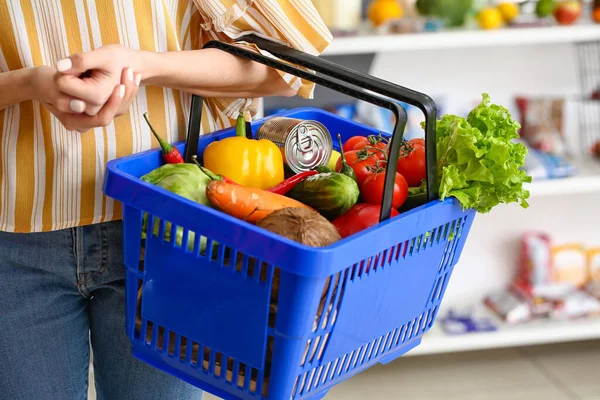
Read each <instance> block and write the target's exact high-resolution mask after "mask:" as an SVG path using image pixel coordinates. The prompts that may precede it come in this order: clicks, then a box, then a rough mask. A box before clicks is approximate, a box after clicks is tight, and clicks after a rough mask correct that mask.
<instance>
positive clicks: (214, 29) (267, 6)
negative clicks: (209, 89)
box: [194, 0, 332, 117]
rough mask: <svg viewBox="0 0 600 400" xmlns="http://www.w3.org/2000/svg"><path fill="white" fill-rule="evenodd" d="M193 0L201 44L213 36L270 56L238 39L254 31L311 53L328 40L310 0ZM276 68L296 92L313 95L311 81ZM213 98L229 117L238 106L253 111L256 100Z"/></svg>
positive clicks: (305, 95)
mask: <svg viewBox="0 0 600 400" xmlns="http://www.w3.org/2000/svg"><path fill="white" fill-rule="evenodd" d="M194 3H195V4H196V6H197V8H198V11H199V14H200V17H201V22H200V26H201V30H202V32H201V33H200V35H201V36H202V38H201V40H200V41H201V42H202V44H203V43H206V42H208V41H210V40H215V39H216V40H221V41H226V42H229V43H238V44H242V45H246V46H249V47H251V48H252V49H254V50H255V51H258V52H261V53H263V54H265V55H266V56H269V57H272V56H271V55H270V54H268V53H267V52H264V51H262V50H261V49H259V48H258V47H256V46H255V45H253V44H249V43H245V42H241V41H239V40H238V39H239V38H241V37H242V36H244V35H248V34H255V35H257V36H261V37H263V38H265V39H269V40H273V41H275V42H278V43H282V44H285V45H287V46H289V47H292V48H295V49H298V50H300V51H303V52H305V53H309V54H312V55H319V54H321V53H322V52H323V51H324V50H325V49H326V48H327V46H329V44H330V43H331V41H332V35H331V33H330V32H329V30H328V29H327V27H326V25H325V23H324V22H323V20H322V19H321V17H320V16H319V13H318V12H317V10H316V9H315V7H314V5H313V3H312V1H311V0H194ZM278 72H279V74H280V75H281V76H282V78H283V79H284V80H285V82H287V84H288V85H289V86H290V87H291V88H292V89H293V90H294V91H295V92H296V94H298V95H299V96H301V97H304V98H312V97H313V94H314V87H315V85H314V84H313V83H312V82H308V81H305V80H303V79H300V78H298V77H296V76H294V75H291V74H288V73H285V72H282V71H278ZM215 100H216V103H217V104H215V105H217V106H218V108H220V109H221V110H222V111H223V112H224V113H225V114H226V115H227V116H229V117H235V116H237V115H238V114H239V112H240V110H243V111H250V112H254V111H255V109H256V103H255V102H253V101H251V100H250V99H246V100H245V101H240V100H242V99H240V100H231V99H215ZM238 106H241V108H238Z"/></svg>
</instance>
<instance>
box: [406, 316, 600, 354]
mask: <svg viewBox="0 0 600 400" xmlns="http://www.w3.org/2000/svg"><path fill="white" fill-rule="evenodd" d="M593 339H600V318H598V317H594V318H588V319H577V320H565V321H554V320H539V321H532V322H528V323H525V324H522V325H516V326H502V325H500V326H499V328H498V330H497V331H495V332H485V333H470V334H464V335H448V334H446V333H445V332H444V331H443V330H442V329H441V328H440V327H439V325H434V326H433V328H432V329H431V331H429V332H428V333H427V335H425V337H424V338H423V342H422V343H421V345H420V346H418V347H417V348H415V349H414V350H412V351H411V352H409V353H408V354H407V356H409V355H410V356H423V355H431V354H443V353H455V352H465V351H475V350H489V349H499V348H507V347H519V346H531V345H539V344H551V343H564V342H576V341H584V340H593Z"/></svg>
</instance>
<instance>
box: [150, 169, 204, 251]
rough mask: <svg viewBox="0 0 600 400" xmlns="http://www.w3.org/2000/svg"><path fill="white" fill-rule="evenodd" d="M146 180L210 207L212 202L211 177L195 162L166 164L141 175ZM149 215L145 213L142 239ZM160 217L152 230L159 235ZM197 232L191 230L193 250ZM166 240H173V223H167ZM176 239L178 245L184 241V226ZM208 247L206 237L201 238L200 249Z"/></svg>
mask: <svg viewBox="0 0 600 400" xmlns="http://www.w3.org/2000/svg"><path fill="white" fill-rule="evenodd" d="M141 179H142V180H143V181H145V182H148V183H151V184H153V185H156V186H159V187H161V188H163V189H165V190H168V191H169V192H173V193H175V194H178V195H179V196H182V197H185V198H186V199H188V200H191V201H195V202H196V203H200V204H204V205H206V206H209V207H210V202H209V201H208V198H207V197H206V185H208V183H209V182H210V181H211V179H210V178H209V177H208V176H207V175H206V174H205V173H203V172H202V171H201V170H200V168H198V166H196V165H194V164H165V165H162V166H161V167H159V168H157V169H155V170H153V171H151V172H149V173H148V174H146V175H144V176H142V177H141ZM147 219H148V215H147V214H146V213H144V217H143V223H142V239H145V238H146V230H147V229H146V227H147V223H148V221H147ZM159 227H160V219H158V218H154V226H153V229H152V232H153V234H154V235H156V236H158V233H159ZM194 238H195V233H194V232H191V231H190V232H189V235H188V250H190V251H192V250H193V247H194ZM164 240H166V241H171V223H170V222H167V223H166V224H165V232H164ZM175 240H176V243H177V245H178V246H181V245H182V243H183V228H182V227H178V228H177V232H176V234H175ZM205 249H206V237H204V236H203V237H202V239H201V240H200V250H201V251H204V250H205Z"/></svg>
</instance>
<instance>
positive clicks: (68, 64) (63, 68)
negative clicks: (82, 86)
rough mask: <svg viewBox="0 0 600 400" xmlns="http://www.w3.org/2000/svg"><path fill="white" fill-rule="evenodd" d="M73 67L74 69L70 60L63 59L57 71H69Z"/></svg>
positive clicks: (57, 64)
mask: <svg viewBox="0 0 600 400" xmlns="http://www.w3.org/2000/svg"><path fill="white" fill-rule="evenodd" d="M71 67H73V63H72V62H71V59H70V58H63V59H62V60H60V61H59V62H57V63H56V69H57V70H58V72H65V71H68V70H70V69H71Z"/></svg>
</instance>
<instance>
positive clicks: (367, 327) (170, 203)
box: [104, 37, 475, 400]
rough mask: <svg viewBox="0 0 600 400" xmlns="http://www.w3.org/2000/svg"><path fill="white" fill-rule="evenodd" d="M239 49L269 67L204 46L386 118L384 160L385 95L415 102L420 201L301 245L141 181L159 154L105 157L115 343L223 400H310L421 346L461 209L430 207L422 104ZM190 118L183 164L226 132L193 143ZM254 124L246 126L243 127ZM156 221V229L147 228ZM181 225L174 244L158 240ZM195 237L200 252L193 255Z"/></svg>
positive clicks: (336, 126) (194, 126) (348, 126)
mask: <svg viewBox="0 0 600 400" xmlns="http://www.w3.org/2000/svg"><path fill="white" fill-rule="evenodd" d="M243 40H246V41H248V42H254V43H256V44H257V45H258V46H259V47H261V48H263V49H267V50H268V51H269V52H270V53H271V54H273V55H274V56H277V57H278V60H276V59H272V58H270V57H264V56H261V55H260V54H256V53H254V52H251V51H248V50H245V49H242V48H238V47H235V46H232V45H228V44H225V43H220V42H211V43H209V44H208V45H207V47H213V48H218V49H221V50H224V51H227V52H229V53H232V54H235V55H238V56H241V57H246V58H249V59H252V60H255V61H257V62H261V63H263V64H267V65H270V66H272V67H274V68H277V69H279V70H283V71H286V72H289V73H292V74H294V75H297V76H299V77H301V78H303V79H307V80H311V81H313V82H316V83H317V84H320V85H323V86H325V87H328V88H331V89H334V90H338V91H340V92H343V93H345V94H349V95H351V96H353V97H356V98H358V99H361V100H365V101H369V102H371V103H373V104H376V105H379V106H382V107H386V108H388V109H390V110H392V111H393V112H394V113H395V114H396V119H397V124H396V128H395V131H394V134H393V136H392V140H391V148H392V150H391V152H390V154H398V149H399V147H400V143H401V141H402V135H403V131H404V128H405V124H406V112H405V111H404V109H403V108H402V107H400V106H399V105H398V102H397V101H396V100H399V101H403V102H406V103H409V104H413V105H415V106H418V107H420V108H421V110H423V112H424V114H425V117H426V128H425V131H426V139H427V140H426V143H427V164H428V177H427V180H428V198H427V199H424V203H425V204H423V205H420V206H418V207H416V208H413V209H411V210H409V211H406V212H404V213H402V214H401V215H400V216H398V217H395V218H393V219H389V211H388V212H387V213H386V212H384V211H382V215H381V220H382V223H380V224H379V225H377V226H374V227H372V228H370V229H368V230H365V231H363V232H361V233H359V234H356V235H354V236H351V237H349V238H346V239H344V240H342V241H339V242H337V243H335V244H333V245H331V246H329V247H326V248H312V247H307V246H304V245H301V244H299V243H296V242H293V241H291V240H288V239H286V238H283V237H281V236H278V235H275V234H273V233H270V232H268V231H266V230H263V229H261V228H258V227H256V226H254V225H252V224H249V223H246V222H243V221H240V220H237V219H235V218H233V217H230V216H228V215H225V214H224V213H221V212H219V211H217V210H215V209H212V208H209V207H206V206H204V205H201V204H197V203H194V202H192V201H189V200H187V199H184V198H182V197H180V196H177V195H175V194H173V193H170V192H168V191H166V190H164V189H162V188H159V187H156V186H153V185H151V184H148V183H146V182H143V181H141V180H140V177H141V176H142V175H144V174H146V173H148V172H150V171H151V170H153V169H155V168H157V167H159V166H160V165H161V157H160V150H159V149H156V150H151V151H147V152H144V153H140V154H136V155H132V156H129V157H125V158H122V159H118V160H114V161H112V162H110V163H109V164H108V167H107V168H108V171H107V175H106V181H105V188H104V189H105V193H106V194H107V195H108V196H110V197H113V198H115V199H117V200H119V201H121V202H122V203H123V206H124V218H123V220H124V225H123V229H124V259H125V260H124V262H125V265H126V268H127V334H128V336H129V338H130V339H131V342H132V344H133V354H134V356H135V357H137V358H139V359H140V360H143V361H145V362H147V363H149V364H151V365H153V366H155V367H157V368H159V369H161V370H163V371H166V372H168V373H170V374H172V375H175V376H177V377H179V378H181V379H183V380H185V381H187V382H189V383H191V384H193V385H196V386H197V387H200V388H202V389H204V390H206V391H208V392H211V393H213V394H215V395H217V396H220V397H223V398H225V399H286V400H287V399H320V398H323V397H324V396H325V394H326V393H327V391H328V390H329V389H330V388H331V387H332V386H334V385H336V384H338V383H339V382H341V381H343V380H345V379H348V378H349V377H350V376H352V375H355V374H357V373H359V372H361V371H363V370H365V369H367V368H369V367H371V366H373V365H374V364H376V363H387V362H390V361H392V360H394V359H396V358H397V357H399V356H401V355H402V354H404V353H406V352H407V351H409V350H410V349H412V348H414V347H415V346H417V345H418V344H419V343H420V342H421V337H422V336H423V334H424V333H425V332H427V331H428V330H429V328H431V326H432V324H433V323H434V321H435V318H436V314H437V311H438V307H439V305H440V302H441V300H442V297H443V295H444V292H445V288H446V286H447V284H448V280H449V278H450V275H451V273H452V270H453V267H454V265H455V264H456V263H457V261H458V258H459V256H460V253H461V251H462V249H463V246H464V242H465V239H466V237H467V234H468V232H469V229H470V227H471V224H472V222H473V218H474V215H475V212H474V211H473V210H466V211H465V210H463V209H462V208H461V207H460V205H459V204H458V203H457V202H456V201H454V200H446V201H443V202H442V201H439V200H438V199H437V192H436V179H435V178H436V154H435V121H436V110H435V104H434V103H433V101H432V100H431V99H430V98H429V97H427V96H425V95H423V94H420V93H417V92H414V91H411V90H408V89H405V88H402V87H400V86H397V85H394V84H391V83H389V82H385V81H382V80H379V79H376V78H374V77H370V76H368V75H364V74H359V73H357V72H354V71H351V70H349V69H346V68H344V67H341V66H338V65H335V64H333V63H330V62H327V61H325V60H322V59H319V58H317V57H313V56H310V55H306V54H303V53H300V52H297V51H295V50H293V49H289V48H287V47H285V46H281V45H276V44H273V43H271V42H268V41H265V40H263V39H260V38H257V37H246V38H244V39H243ZM279 60H283V61H279ZM292 64H294V65H299V66H301V67H305V68H307V69H310V70H312V71H309V70H304V69H300V68H299V67H296V66H294V65H292ZM201 110H202V99H201V98H199V97H194V98H193V100H192V110H191V115H190V124H189V132H188V140H187V142H186V143H180V144H178V145H177V147H178V149H179V150H180V151H185V155H186V159H187V160H190V159H191V157H192V156H193V155H195V154H198V155H199V156H201V155H202V153H203V150H204V149H205V148H206V146H207V145H208V144H209V143H210V142H212V141H215V140H219V139H221V138H224V137H228V136H232V135H234V129H227V130H224V131H220V132H216V133H213V134H210V135H207V136H203V137H202V138H201V140H198V132H199V126H200V118H201ZM280 116H286V117H293V118H300V119H311V120H317V121H319V122H321V123H322V124H324V125H325V126H326V127H327V128H328V129H329V130H330V131H331V132H332V133H334V134H337V133H338V132H339V133H340V134H341V135H342V137H343V138H344V139H347V138H349V137H351V136H355V135H364V136H366V135H370V134H377V133H378V132H377V131H375V130H373V129H371V128H369V127H366V126H363V125H360V124H357V123H354V122H352V121H348V120H344V119H341V118H340V117H337V116H335V115H333V114H330V113H327V112H324V111H321V110H318V109H310V108H304V109H296V110H292V111H290V112H287V113H284V114H280ZM263 121H264V120H259V121H255V122H253V123H252V124H251V129H252V131H253V132H256V130H257V129H258V128H259V127H260V125H261V124H262V122H263ZM334 142H335V141H334ZM395 170H396V163H395V162H390V164H389V169H388V173H387V177H386V190H385V196H384V204H383V205H384V207H383V210H385V209H388V210H389V209H390V206H391V190H390V189H391V188H392V185H393V183H394V182H393V181H394V175H395V172H396V171H395ZM386 205H387V207H386ZM144 215H147V217H148V223H147V227H148V228H147V234H146V238H145V239H144V240H142V225H143V217H144ZM157 220H159V221H160V224H159V225H160V230H159V231H158V232H157V231H155V230H153V229H152V227H153V226H154V222H153V221H157ZM167 223H168V225H167ZM181 228H182V229H183V243H181V242H179V243H178V241H177V240H172V239H168V238H167V237H166V236H165V235H164V233H165V231H166V230H168V229H171V232H174V229H181ZM190 233H194V235H190ZM173 236H174V235H171V237H173ZM204 238H206V239H207V242H208V245H207V246H206V249H208V250H207V251H206V252H201V251H200V243H201V240H203V239H204ZM276 274H277V275H278V276H279V285H278V287H277V288H276V287H275V286H272V280H273V276H274V275H276ZM275 291H278V293H274V292H275ZM274 297H277V298H278V301H277V304H276V305H275V306H274V305H273V304H272V302H271V299H272V298H274Z"/></svg>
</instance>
